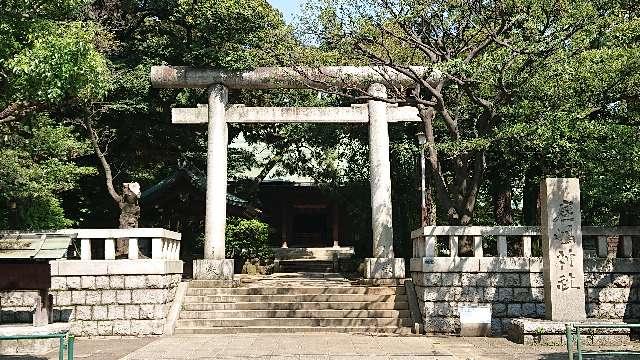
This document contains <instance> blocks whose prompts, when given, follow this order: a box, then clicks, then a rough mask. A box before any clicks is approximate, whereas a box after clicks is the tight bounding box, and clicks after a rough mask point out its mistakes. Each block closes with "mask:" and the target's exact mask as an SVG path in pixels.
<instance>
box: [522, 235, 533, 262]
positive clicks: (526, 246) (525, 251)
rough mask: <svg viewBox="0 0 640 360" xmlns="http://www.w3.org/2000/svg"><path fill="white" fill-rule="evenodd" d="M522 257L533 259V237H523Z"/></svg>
mask: <svg viewBox="0 0 640 360" xmlns="http://www.w3.org/2000/svg"><path fill="white" fill-rule="evenodd" d="M522 256H524V257H531V236H523V237H522Z"/></svg>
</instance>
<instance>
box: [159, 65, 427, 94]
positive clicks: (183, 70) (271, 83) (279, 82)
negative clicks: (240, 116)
mask: <svg viewBox="0 0 640 360" xmlns="http://www.w3.org/2000/svg"><path fill="white" fill-rule="evenodd" d="M407 71H410V72H411V73H412V75H414V76H417V77H420V78H425V77H426V78H431V79H433V78H435V77H436V76H437V74H436V73H435V72H433V70H432V69H430V68H426V67H421V66H411V67H408V68H407ZM150 77H151V84H152V85H153V86H154V87H157V88H207V87H209V86H210V85H212V84H222V85H224V86H226V87H228V88H230V89H305V88H319V89H322V88H329V87H337V88H359V89H366V88H367V87H368V86H369V85H371V84H373V83H381V84H384V85H392V86H398V87H407V86H411V85H412V84H413V83H414V80H413V79H411V78H410V77H408V76H406V75H405V74H403V73H401V72H399V71H397V70H395V69H392V68H390V67H386V66H362V67H360V66H323V67H315V68H310V67H261V68H256V69H255V70H248V71H227V70H215V69H195V68H191V67H186V66H153V67H151V74H150Z"/></svg>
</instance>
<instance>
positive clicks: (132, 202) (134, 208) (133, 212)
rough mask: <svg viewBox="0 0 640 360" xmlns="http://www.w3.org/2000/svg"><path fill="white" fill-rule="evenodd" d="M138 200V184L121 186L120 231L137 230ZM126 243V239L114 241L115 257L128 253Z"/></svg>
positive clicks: (138, 217) (119, 204) (119, 205)
mask: <svg viewBox="0 0 640 360" xmlns="http://www.w3.org/2000/svg"><path fill="white" fill-rule="evenodd" d="M139 198H140V185H139V184H138V183H124V184H122V196H120V201H118V207H119V208H120V219H119V222H120V229H130V228H137V227H138V221H139V219H140V206H139V205H138V199H139ZM128 246H129V244H128V241H127V240H126V239H118V240H117V241H116V256H120V257H122V256H124V255H126V254H127V253H128V250H129V249H128Z"/></svg>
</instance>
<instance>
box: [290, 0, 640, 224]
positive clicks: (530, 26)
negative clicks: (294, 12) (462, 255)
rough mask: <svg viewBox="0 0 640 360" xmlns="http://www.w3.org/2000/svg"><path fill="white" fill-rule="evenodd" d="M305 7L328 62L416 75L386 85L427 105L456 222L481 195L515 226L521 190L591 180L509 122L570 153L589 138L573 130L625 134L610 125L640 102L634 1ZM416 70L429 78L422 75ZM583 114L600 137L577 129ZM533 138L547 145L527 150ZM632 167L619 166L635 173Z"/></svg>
mask: <svg viewBox="0 0 640 360" xmlns="http://www.w3.org/2000/svg"><path fill="white" fill-rule="evenodd" d="M308 9H309V13H310V14H311V15H310V17H308V18H306V19H304V20H303V26H304V27H303V30H304V31H306V33H307V34H309V35H311V36H314V40H315V42H316V44H318V46H317V47H318V48H319V49H322V50H325V51H329V52H331V53H332V54H333V56H325V57H323V58H322V59H321V60H320V62H322V61H327V59H328V60H329V61H333V62H334V63H359V64H365V65H384V66H390V67H392V68H393V69H395V70H397V71H399V72H401V73H403V74H405V75H406V76H408V77H409V78H411V79H412V80H413V82H414V86H413V87H412V88H411V87H410V88H398V87H395V88H394V87H390V89H389V90H390V91H391V92H392V96H391V99H390V100H389V101H390V102H395V103H401V104H405V105H412V106H416V107H417V108H418V110H419V114H420V117H421V118H422V120H423V125H424V131H425V133H426V135H427V139H428V144H427V151H428V154H429V163H430V165H431V174H433V179H432V180H433V183H434V185H435V190H436V194H437V200H438V202H439V207H438V208H439V209H442V210H444V212H445V213H446V218H447V220H448V222H449V223H450V224H468V223H470V222H471V221H472V220H473V217H474V213H475V210H476V205H477V204H478V199H479V197H481V196H483V195H482V194H481V192H482V191H490V192H492V193H493V195H495V196H494V198H495V203H496V205H500V204H502V205H501V206H496V210H497V211H495V212H496V214H499V216H497V218H496V220H497V222H498V223H509V222H511V221H512V220H511V215H510V208H511V200H510V198H511V188H512V186H514V184H517V183H522V182H525V183H527V184H535V183H537V180H539V179H540V178H541V177H542V176H545V175H560V174H564V175H565V176H568V175H571V174H575V176H580V177H585V178H586V177H587V174H586V173H585V171H587V168H585V167H580V166H576V165H578V164H576V163H574V166H573V167H571V169H570V170H569V171H565V170H567V169H562V168H561V167H560V164H558V165H557V166H556V167H555V168H553V167H551V170H550V166H549V165H552V164H554V161H553V160H551V159H549V161H546V158H548V157H549V155H550V153H549V152H548V150H551V149H552V147H546V146H547V145H550V144H549V142H548V141H547V142H544V141H543V139H542V138H541V137H538V136H532V134H535V131H534V130H532V132H525V133H522V136H523V137H525V139H522V138H518V137H516V136H510V135H509V134H515V132H511V133H510V132H509V130H508V129H510V128H511V127H515V128H519V129H523V128H524V129H527V130H531V129H537V130H538V131H541V132H542V133H549V134H552V136H555V137H557V138H558V139H559V141H558V142H557V144H570V145H571V146H572V147H573V148H579V144H580V141H584V140H590V138H588V137H579V136H576V135H577V134H582V135H588V134H594V133H599V135H597V137H600V138H602V137H606V136H611V135H614V134H629V130H626V131H622V130H620V129H618V128H616V126H617V125H616V124H615V123H616V121H615V120H614V118H615V117H618V118H620V117H625V118H626V117H628V116H633V115H632V113H633V112H632V111H625V112H624V113H623V112H622V111H620V110H621V109H630V108H631V107H634V106H637V98H638V97H637V89H638V87H637V80H636V75H634V74H637V69H638V68H637V49H638V37H637V34H638V31H637V28H638V24H637V22H638V20H637V19H638V17H637V13H636V12H635V11H636V10H634V8H633V6H632V5H630V4H627V3H626V2H618V1H606V2H597V3H596V2H591V1H578V2H575V1H572V2H566V1H560V2H558V1H555V2H548V1H490V2H486V1H465V2H459V1H447V0H442V1H430V2H423V1H412V0H405V1H387V0H362V1H342V0H321V1H313V2H311V4H310V5H309V8H308ZM301 53H303V54H305V55H306V54H309V52H308V51H301ZM616 57H618V58H620V60H616ZM301 59H302V60H304V57H299V58H298V59H296V60H301ZM409 65H422V66H426V67H428V68H430V69H432V70H433V71H432V73H431V75H430V76H426V77H422V76H419V75H418V74H416V73H415V72H413V71H412V70H411V68H409V67H408V66H409ZM346 95H349V96H352V97H354V96H355V97H359V98H362V97H364V98H366V96H367V94H366V93H357V94H346ZM612 112H618V114H617V115H615V116H609V115H611V113H612ZM585 114H589V115H588V117H589V118H590V119H591V121H594V122H596V123H597V124H599V126H597V127H599V128H600V130H598V131H595V132H594V131H592V132H587V133H584V132H581V130H580V126H578V125H579V124H580V121H579V120H580V119H583V118H584V117H585ZM606 114H608V115H606ZM558 119H562V123H564V124H571V126H569V127H568V128H567V131H565V132H559V130H560V129H559V128H558V127H557V126H556V127H554V125H557V124H555V123H553V122H554V121H557V120H558ZM612 122H613V123H612ZM583 124H584V123H583ZM569 129H570V130H569ZM582 131H583V130H582ZM605 134H606V135H605ZM570 135H573V136H570ZM618 136H619V135H618ZM577 138H579V139H577ZM529 140H530V141H532V142H542V144H539V145H542V147H540V146H538V147H536V148H535V149H531V147H523V146H521V145H520V144H521V143H525V144H526V143H527V141H529ZM548 140H550V139H548ZM631 142H632V143H633V144H632V145H631V148H635V147H636V146H635V143H637V142H633V141H631ZM608 145H610V146H611V147H612V148H614V149H616V150H612V151H614V153H615V154H616V155H615V156H622V158H624V159H627V160H631V159H633V156H632V155H631V154H633V153H635V150H632V151H627V150H624V149H622V148H620V147H619V146H617V145H616V143H615V142H610V143H609V144H608ZM512 146H513V147H512ZM524 149H527V150H532V153H533V154H531V153H524V152H523V151H520V150H524ZM564 150H566V148H563V149H562V150H560V151H558V154H561V153H562V151H564ZM578 150H581V149H578ZM621 150H624V151H622V153H621V152H619V151H621ZM615 151H618V152H617V153H616V152H615ZM624 154H626V155H624ZM530 155H533V156H530ZM572 155H575V156H565V159H568V158H571V159H573V160H575V161H578V160H579V161H584V162H586V161H588V159H593V158H589V157H590V156H592V155H590V154H589V153H588V152H587V151H575V152H574V154H572ZM612 156H613V155H612ZM540 158H543V159H544V161H541V159H540ZM591 161H593V160H591ZM516 164H520V165H516ZM632 164H633V162H632V161H629V162H625V163H624V165H622V166H621V168H622V169H624V170H623V171H624V172H627V174H628V173H629V172H630V171H631V170H632V169H633V167H634V166H633V165H632ZM518 166H520V167H518ZM598 168H600V169H604V167H602V166H598ZM487 169H489V172H487ZM590 171H595V169H593V168H592V169H590ZM523 173H527V174H528V176H526V177H524V179H523ZM593 175H594V176H597V172H594V173H593ZM487 176H489V178H487ZM632 178H633V176H632ZM631 181H634V180H631ZM487 182H488V184H489V185H491V186H486V184H487ZM525 187H526V186H525ZM529 188H531V186H528V187H527V189H529ZM604 189H606V187H603V190H604ZM525 192H526V191H525ZM623 193H624V194H629V193H628V192H627V191H625V192H623ZM524 195H527V194H524ZM524 195H523V197H525V198H527V199H529V198H532V197H531V196H524ZM533 198H534V199H535V195H534V196H533ZM485 204H486V202H484V201H483V202H482V203H481V204H480V205H481V206H485ZM528 205H531V204H528ZM534 206H535V204H534ZM483 213H484V211H483ZM534 213H535V210H534ZM478 220H480V221H486V219H478Z"/></svg>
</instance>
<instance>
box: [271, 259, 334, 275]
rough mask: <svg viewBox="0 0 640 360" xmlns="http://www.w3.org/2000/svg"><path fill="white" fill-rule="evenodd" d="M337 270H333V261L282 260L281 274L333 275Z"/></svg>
mask: <svg viewBox="0 0 640 360" xmlns="http://www.w3.org/2000/svg"><path fill="white" fill-rule="evenodd" d="M336 270H337V269H334V268H333V261H331V260H317V259H313V258H312V259H290V260H280V269H279V271H280V272H283V273H297V272H313V273H331V272H334V271H336Z"/></svg>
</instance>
